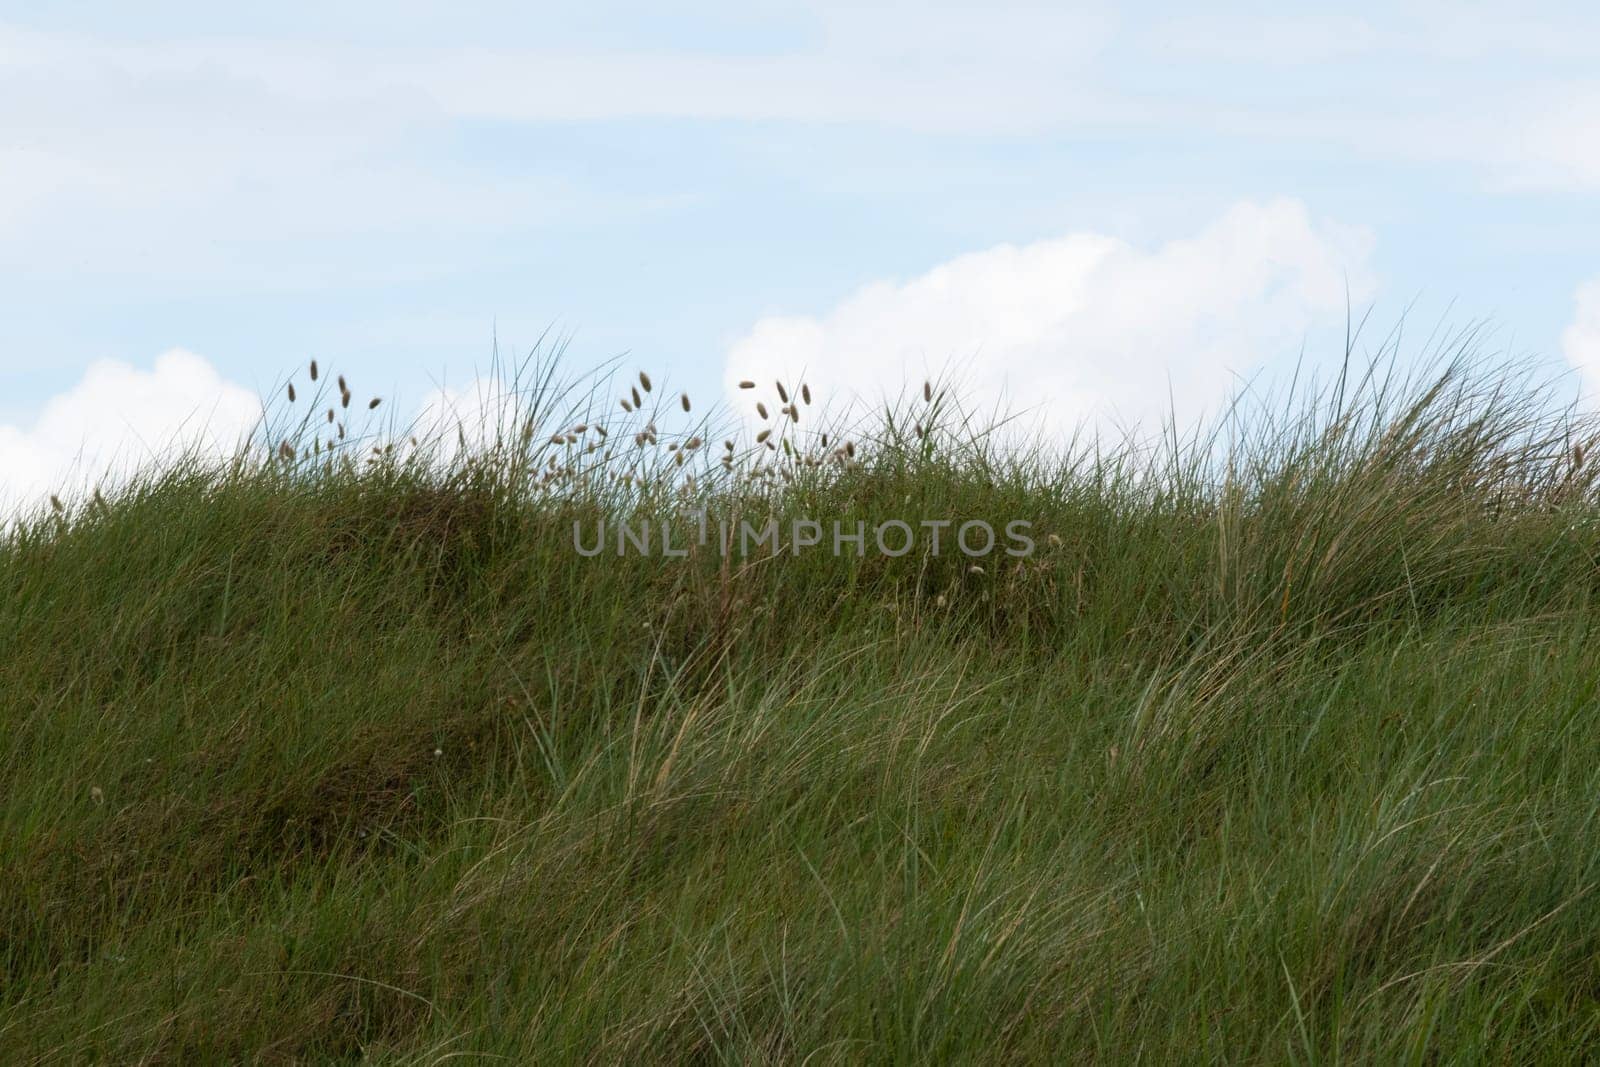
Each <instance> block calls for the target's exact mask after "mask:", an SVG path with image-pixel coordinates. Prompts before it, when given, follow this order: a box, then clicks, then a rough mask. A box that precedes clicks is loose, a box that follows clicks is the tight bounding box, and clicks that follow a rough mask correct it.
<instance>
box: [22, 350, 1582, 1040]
mask: <svg viewBox="0 0 1600 1067" xmlns="http://www.w3.org/2000/svg"><path fill="white" fill-rule="evenodd" d="M1394 366H1395V364H1394V363H1393V361H1386V360H1383V359H1380V360H1379V361H1377V362H1376V363H1375V364H1374V365H1373V366H1372V368H1370V369H1369V370H1363V371H1359V372H1358V371H1352V370H1347V371H1346V372H1345V373H1342V374H1340V375H1339V376H1337V378H1336V379H1335V380H1334V381H1333V382H1332V383H1331V384H1330V385H1329V387H1328V388H1326V389H1324V390H1321V391H1318V390H1315V389H1311V390H1309V391H1307V390H1302V391H1301V392H1300V393H1297V394H1295V395H1292V396H1291V397H1289V398H1288V399H1286V400H1284V401H1282V402H1281V403H1280V404H1279V405H1278V406H1277V407H1276V408H1266V409H1262V408H1257V409H1252V410H1250V411H1246V410H1244V408H1243V407H1242V406H1241V407H1240V408H1239V409H1236V410H1235V411H1234V412H1233V414H1232V417H1231V418H1228V419H1224V420H1221V421H1219V422H1217V423H1216V424H1214V425H1213V426H1212V427H1211V428H1210V429H1209V430H1207V431H1204V432H1200V433H1196V434H1193V435H1191V436H1187V437H1182V436H1180V435H1176V434H1169V435H1167V436H1166V437H1165V438H1164V439H1161V440H1162V441H1163V442H1164V443H1157V444H1156V445H1153V446H1152V445H1150V444H1149V443H1148V442H1145V443H1143V444H1140V443H1136V442H1132V441H1130V442H1129V443H1127V444H1125V445H1121V446H1117V447H1104V446H1097V445H1096V444H1095V443H1094V442H1087V443H1081V442H1080V444H1079V445H1074V446H1068V447H1065V448H1059V449H1053V448H1051V447H1048V446H1046V445H1044V444H1038V445H1035V446H1028V447H1024V446H1021V445H1019V444H1018V443H1017V439H1015V438H1011V439H1006V438H1005V437H1004V435H995V434H991V433H989V432H988V428H987V427H983V426H979V425H978V424H976V423H975V422H974V421H973V420H972V419H971V418H969V417H967V416H965V415H963V413H962V412H961V409H960V405H959V404H958V403H957V398H956V397H954V396H953V395H952V394H951V393H949V392H947V391H943V390H940V389H938V388H937V387H935V386H933V385H929V386H927V387H926V392H924V390H923V388H922V387H921V383H917V384H916V386H915V387H913V388H912V389H911V390H910V392H909V394H908V397H907V399H905V400H904V401H902V402H899V403H897V404H895V405H892V406H891V407H889V408H888V409H886V410H884V411H883V412H881V413H878V414H876V415H873V416H870V417H866V418H861V419H854V420H849V421H846V422H830V421H829V420H828V418H827V416H825V415H821V414H820V408H821V405H820V403H819V404H818V405H816V406H815V407H814V406H812V405H810V404H809V403H808V402H807V398H808V396H809V389H806V388H805V386H804V384H803V383H800V382H788V383H784V384H783V388H782V392H783V396H782V397H781V399H779V398H775V397H774V395H773V392H774V391H773V390H770V389H769V387H768V386H766V385H765V384H762V385H759V386H758V387H757V388H756V389H755V390H752V391H751V392H750V393H749V396H750V407H751V408H753V407H754V404H755V403H756V402H758V401H759V402H761V403H763V404H764V405H766V406H767V407H768V411H767V418H766V419H765V420H763V421H762V423H761V426H760V427H758V428H757V430H755V431H752V430H748V429H746V428H745V427H744V426H743V425H741V424H739V423H737V422H734V421H733V420H731V419H730V418H729V417H728V416H727V415H726V414H724V415H722V416H718V415H717V414H716V413H714V412H713V413H711V414H709V415H707V414H702V412H703V410H704V408H703V405H700V404H698V403H696V404H693V405H692V406H691V405H689V404H687V403H685V402H684V401H682V400H681V399H680V396H681V394H680V393H679V392H678V391H676V390H673V389H671V388H670V387H668V386H667V385H666V384H665V383H663V382H660V381H654V382H652V381H649V380H648V379H643V380H641V379H635V378H633V377H631V376H630V377H628V378H622V377H621V375H620V371H618V372H617V373H616V374H613V375H611V376H609V377H608V376H604V375H602V376H601V377H600V378H599V379H589V380H578V381H576V382H568V381H564V380H562V379H561V378H560V375H559V365H558V363H557V362H555V361H550V360H534V361H532V362H530V363H529V364H527V365H526V366H525V367H524V368H522V370H523V374H522V376H521V378H520V386H519V387H518V388H508V389H507V390H506V391H505V392H503V393H496V394H494V395H492V396H489V397H485V398H480V399H481V400H482V403H479V404H478V405H477V406H476V407H475V408H474V411H475V413H476V414H475V415H474V418H475V419H476V421H474V422H473V423H472V424H471V425H467V426H463V427H462V428H461V431H460V433H459V434H458V435H457V434H455V433H454V430H453V428H452V430H451V431H449V432H446V433H445V434H443V435H442V436H436V437H423V438H421V439H419V440H418V441H417V442H416V444H415V445H413V444H412V443H411V441H410V440H409V431H407V430H406V429H401V428H397V427H394V426H388V427H383V426H381V425H379V427H378V429H376V430H373V429H370V428H361V429H358V428H357V427H356V426H354V424H353V423H352V424H351V425H350V426H349V428H348V430H347V432H346V433H345V434H343V435H340V434H339V433H338V430H339V429H340V428H344V427H345V422H344V419H345V417H346V416H345V413H346V412H355V413H357V414H358V415H360V416H365V415H366V414H367V412H368V409H367V407H366V405H365V401H364V400H363V399H362V398H357V400H356V402H354V403H353V404H346V405H341V404H340V397H341V396H346V395H348V387H346V386H344V385H343V383H342V382H341V385H340V389H339V396H335V395H334V394H333V393H332V392H331V386H330V384H329V379H330V377H331V376H330V374H329V372H328V371H327V370H326V369H324V370H323V372H322V374H321V375H320V376H319V379H318V381H317V383H316V384H314V385H312V384H308V383H307V382H306V381H303V380H302V381H301V383H300V390H299V395H298V396H297V398H296V400H295V401H294V402H293V405H292V406H290V407H288V408H282V407H275V408H274V410H273V413H272V418H271V419H269V420H268V421H267V422H266V423H265V424H264V425H263V429H262V431H261V433H260V435H259V436H258V438H257V439H256V441H255V443H254V444H253V445H252V447H251V448H250V449H249V450H247V451H246V452H244V453H242V454H241V456H240V457H239V458H238V459H237V460H235V461H233V462H231V463H225V464H208V463H205V462H203V461H201V460H199V459H198V458H196V457H193V456H191V457H189V459H188V460H186V461H183V462H177V463H173V464H169V465H168V466H166V467H163V468H159V469H158V468H152V469H150V470H149V471H147V472H146V473H145V474H144V475H143V476H141V477H139V478H137V479H135V480H133V481H132V482H130V483H128V484H126V485H123V486H121V487H120V488H117V489H115V490H113V491H111V492H109V493H107V494H106V495H105V496H104V497H103V498H101V499H99V500H91V501H87V502H70V503H69V502H62V504H61V506H60V508H59V510H57V509H51V510H48V511H44V512H42V513H40V514H36V515H34V516H32V517H31V518H29V519H28V520H27V521H24V522H22V523H20V524H19V525H17V526H16V527H15V528H14V529H13V530H12V531H11V532H10V534H9V535H8V537H7V539H6V540H5V542H4V543H3V545H0V589H3V594H4V595H3V598H0V648H3V649H4V650H5V667H4V670H3V672H0V708H3V714H4V723H3V726H4V728H3V729H0V764H3V767H4V777H3V781H4V786H3V794H0V796H3V805H4V819H3V822H0V884H3V885H4V886H5V887H6V891H5V893H4V894H0V961H3V966H4V975H3V980H0V1058H3V1060H4V1061H5V1062H8V1063H27V1062H40V1063H43V1062H55V1061H67V1062H72V1061H78V1060H84V1059H96V1060H111V1061H117V1062H133V1061H142V1062H220V1061H225V1060H260V1061H264V1062H286V1061H291V1060H310V1061H326V1060H341V1059H352V1058H355V1057H357V1056H358V1055H361V1054H364V1055H366V1056H367V1057H368V1058H370V1059H373V1060H375V1061H378V1062H419V1063H421V1062H437V1061H442V1060H444V1059H446V1058H449V1057H453V1056H458V1057H462V1058H468V1059H470V1058H472V1057H475V1056H481V1057H484V1058H486V1059H487V1058H493V1057H502V1058H504V1059H505V1060H509V1061H511V1062H534V1061H542V1062H552V1061H554V1062H560V1061H579V1062H637V1061H641V1060H652V1059H653V1060H729V1061H747V1060H758V1061H759V1060H773V1061H807V1062H850V1063H853V1062H861V1061H879V1062H882V1061H906V1062H925V1061H928V1060H949V1061H973V1060H981V1061H1003V1060H1010V1059H1020V1060H1032V1061H1041V1062H1070V1061H1074V1060H1085V1059H1101V1060H1111V1061H1124V1060H1126V1061H1139V1060H1143V1061H1149V1062H1156V1063H1165V1062H1175V1061H1187V1060H1195V1059H1221V1060H1228V1061H1235V1060H1242V1061H1295V1062H1299V1061H1304V1062H1322V1061H1327V1060H1339V1059H1348V1060H1358V1061H1371V1062H1384V1063H1388V1062H1505V1061H1506V1060H1508V1059H1510V1058H1512V1057H1513V1056H1516V1057H1519V1058H1521V1057H1528V1058H1533V1059H1540V1060H1551V1061H1563V1060H1565V1061H1571V1062H1582V1061H1586V1060H1590V1059H1592V1058H1593V1057H1594V1056H1595V1055H1596V1052H1597V1049H1600V963H1597V960H1600V897H1597V896H1596V893H1597V891H1600V849H1596V847H1595V842H1596V841H1597V840H1600V762H1597V761H1596V759H1595V753H1596V752H1597V751H1600V717H1597V714H1596V712H1597V710H1600V701H1597V694H1596V687H1597V681H1596V680H1597V679H1600V642H1597V641H1596V639H1595V632H1594V624H1595V622H1596V621H1597V620H1600V605H1597V604H1596V603H1595V601H1596V594H1597V592H1600V572H1597V569H1596V562H1597V553H1600V524H1597V523H1596V521H1595V520H1596V517H1597V510H1596V498H1595V493H1594V485H1593V480H1592V476H1591V471H1592V465H1591V464H1590V463H1589V462H1587V461H1586V453H1588V452H1589V451H1591V446H1592V444H1593V442H1594V438H1595V436H1596V434H1595V429H1596V428H1595V426H1594V425H1593V424H1592V423H1591V422H1588V421H1586V420H1584V419H1581V418H1578V417H1576V416H1575V415H1573V414H1572V413H1570V412H1567V411H1564V410H1562V409H1560V408H1559V407H1557V406H1555V405H1553V404H1552V403H1551V401H1550V397H1551V395H1552V394H1551V393H1549V392H1548V391H1546V390H1543V389H1541V387H1540V386H1539V384H1538V382H1537V381H1534V380H1532V379H1531V378H1529V377H1527V376H1525V375H1524V376H1522V377H1518V376H1517V375H1515V374H1510V373H1500V372H1489V371H1487V370H1485V368H1484V365H1483V364H1482V363H1481V362H1474V361H1473V360H1472V359H1470V358H1468V357H1467V356H1465V355H1461V354H1460V353H1457V358H1452V359H1446V360H1444V361H1442V362H1436V363H1433V364H1431V365H1430V368H1429V370H1428V371H1427V372H1426V373H1425V374H1423V375H1420V376H1413V377H1409V378H1407V377H1403V376H1401V375H1398V374H1397V373H1395V372H1394ZM318 390H321V392H320V393H319V392H318ZM802 390H804V393H802ZM742 395H743V394H741V396H742ZM330 398H331V401H332V402H331V403H330ZM619 400H625V401H626V407H627V410H623V409H622V408H621V407H620V406H619V404H618V401H619ZM780 405H782V406H783V407H788V408H790V411H789V412H787V413H785V412H783V411H781V410H780ZM325 408H332V409H334V410H335V418H334V419H333V420H331V421H330V420H328V419H327V417H326V416H325V415H324V414H323V411H324V409H325ZM307 413H309V414H307ZM381 413H382V409H380V412H375V413H373V414H372V416H371V417H372V418H376V417H377V415H378V414H381ZM485 413H487V414H485ZM719 419H720V420H721V421H719ZM730 425H732V426H733V427H734V429H735V431H736V432H732V433H730V429H729V427H730ZM580 426H581V427H582V429H581V430H580V429H578V427H580ZM596 427H603V428H604V433H601V432H600V430H597V429H596ZM761 428H770V429H771V430H772V433H771V435H770V436H769V437H768V438H766V439H765V440H763V441H761V442H759V443H757V442H756V441H755V433H756V432H759V429H761ZM824 433H826V434H828V435H829V436H828V441H827V444H823V443H822V435H823V434H824ZM725 438H727V439H729V440H733V441H734V447H733V448H731V449H730V448H728V447H726V446H723V445H722V442H723V440H724V439H725ZM697 439H698V442H697V444H696V445H695V447H693V448H689V447H688V444H689V442H690V441H695V440H697ZM769 441H770V442H772V443H773V447H771V448H768V447H767V443H768V442H769ZM390 443H393V444H394V446H395V447H394V448H392V449H391V448H390V447H389V445H390ZM591 446H593V447H591ZM673 446H676V447H673ZM375 449H376V451H374V450H375ZM724 455H726V456H727V457H728V458H727V460H726V461H724V460H723V459H722V458H721V457H722V456H724ZM702 507H703V508H705V509H707V513H708V514H709V515H711V516H713V517H716V516H721V517H730V516H737V517H752V518H755V519H760V520H763V521H764V520H765V518H766V517H768V516H777V517H779V518H781V519H784V520H788V519H791V518H794V517H815V518H818V519H822V520H827V521H832V520H834V519H839V520H842V521H847V522H854V521H855V520H858V519H859V520H863V521H867V522H868V523H869V524H870V523H875V522H880V521H883V520H884V519H887V518H900V519H904V520H906V521H908V522H910V523H912V524H913V525H914V524H915V523H916V522H917V521H918V520H920V519H924V518H952V519H956V520H963V519H971V518H984V519H987V520H989V521H991V522H992V523H993V524H994V525H995V526H996V528H997V529H998V528H1001V527H1003V526H1004V524H1005V523H1006V522H1007V521H1010V520H1012V519H1025V520H1028V521H1030V522H1031V523H1032V524H1033V526H1032V532H1033V536H1034V538H1035V540H1036V543H1037V550H1036V552H1035V553H1034V554H1033V555H1032V556H1030V557H1028V558H1023V559H1016V558H1010V557H1005V556H1003V555H996V556H992V557H989V558H986V559H984V560H980V561H974V560H973V559H969V558H967V557H965V556H963V555H961V554H960V553H959V552H956V553H952V552H950V551H949V546H948V543H947V544H946V549H945V552H944V553H942V554H941V555H939V556H937V557H934V556H931V555H929V554H928V553H926V552H925V551H923V549H924V548H925V547H926V545H925V543H924V542H919V547H918V551H915V552H913V553H911V554H909V555H906V556H904V557H900V558H887V557H884V556H882V555H879V554H877V553H875V552H871V551H868V552H867V553H866V554H864V555H862V556H856V555H854V554H852V553H846V554H844V555H840V556H835V555H833V554H832V553H831V552H828V551H826V550H823V551H813V552H802V553H800V554H798V555H794V554H788V553H780V554H777V555H770V556H769V555H767V554H766V553H758V554H756V555H753V556H751V557H749V558H744V559H741V558H738V557H737V556H734V557H728V556H724V555H721V554H719V553H717V552H715V551H711V550H709V549H708V548H707V547H705V546H700V545H695V546H692V548H691V551H690V554H689V555H688V556H687V557H686V558H683V559H668V558H663V557H661V556H660V555H653V556H649V557H645V556H641V555H639V554H637V553H630V554H628V555H625V556H622V557H618V556H617V555H616V554H615V553H614V552H608V553H606V554H604V555H602V556H600V557H596V558H592V559H589V558H582V557H580V556H579V555H578V554H577V553H576V552H575V550H574V547H573V533H572V525H573V523H574V522H575V521H577V522H581V523H584V524H586V525H587V526H588V528H590V529H592V528H593V524H595V523H597V522H598V521H599V520H600V519H601V518H608V519H610V520H611V521H613V522H615V521H618V520H620V519H623V518H625V517H631V518H633V519H635V520H641V519H645V518H655V519H661V518H666V517H668V516H677V517H679V518H680V519H681V518H683V516H685V515H687V514H688V513H689V512H690V511H692V510H693V509H696V508H702ZM974 566H977V567H978V568H979V570H978V571H974V570H973V568H974Z"/></svg>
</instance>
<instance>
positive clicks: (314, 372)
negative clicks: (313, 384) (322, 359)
mask: <svg viewBox="0 0 1600 1067" xmlns="http://www.w3.org/2000/svg"><path fill="white" fill-rule="evenodd" d="M311 380H312V381H316V380H317V361H316V360H312V361H311Z"/></svg>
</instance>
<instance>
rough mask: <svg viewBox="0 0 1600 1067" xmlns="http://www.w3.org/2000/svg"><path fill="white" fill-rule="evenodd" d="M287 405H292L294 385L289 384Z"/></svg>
mask: <svg viewBox="0 0 1600 1067" xmlns="http://www.w3.org/2000/svg"><path fill="white" fill-rule="evenodd" d="M289 403H291V404H293V403H294V383H293V382H290V383H289Z"/></svg>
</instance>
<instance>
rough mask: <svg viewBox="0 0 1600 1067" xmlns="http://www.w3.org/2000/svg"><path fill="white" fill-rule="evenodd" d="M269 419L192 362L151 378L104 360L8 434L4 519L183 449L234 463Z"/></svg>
mask: <svg viewBox="0 0 1600 1067" xmlns="http://www.w3.org/2000/svg"><path fill="white" fill-rule="evenodd" d="M260 415H261V400H260V398H259V397H258V396H257V395H256V393H254V392H253V391H251V390H249V389H246V388H244V387H243V386H240V385H237V384H234V383H232V382H229V381H226V380H224V379H223V377H222V376H221V375H220V374H218V373H217V370H216V368H214V367H213V366H212V365H211V364H210V363H208V362H207V361H206V360H204V359H202V358H201V357H200V356H197V355H195V354H194V353H193V352H187V351H184V350H182V349H172V350H170V351H168V352H164V353H162V354H161V355H160V356H158V357H156V360H155V363H154V364H153V365H152V367H151V368H150V369H149V370H140V369H139V368H137V367H134V366H132V365H130V364H128V363H123V362H119V361H116V360H101V361H99V362H96V363H94V364H92V365H91V366H90V367H89V369H88V370H87V371H85V372H84V375H83V378H82V379H80V380H79V381H78V383H77V384H76V385H74V386H73V387H72V388H71V389H68V390H67V391H66V392H64V393H60V394H58V395H56V396H54V397H52V398H50V400H48V401H47V402H46V403H45V404H44V406H43V407H42V408H41V409H40V411H39V414H38V416H37V418H35V419H34V420H33V422H32V423H31V424H30V425H25V426H17V425H0V514H3V515H6V516H9V515H11V514H12V513H13V512H15V511H16V509H18V508H19V507H21V508H31V507H35V506H37V505H39V504H40V503H41V502H42V501H44V500H45V499H47V497H48V496H49V494H52V493H57V494H61V495H63V496H68V495H73V494H75V493H78V492H81V491H83V490H86V489H87V488H89V487H91V486H94V485H97V484H101V483H102V482H105V481H107V480H108V479H109V480H114V479H116V478H117V477H119V476H121V475H123V474H126V473H127V472H128V471H129V470H130V469H132V468H134V467H137V466H138V465H139V464H140V463H142V462H148V461H149V460H151V459H152V458H154V457H157V456H169V455H171V454H172V453H173V452H175V451H177V450H180V449H195V450H198V451H199V452H201V453H202V454H206V455H216V456H223V455H229V454H231V453H232V452H233V450H234V449H235V448H236V447H237V446H238V444H239V442H240V441H241V439H242V438H243V436H244V435H245V434H247V433H248V432H249V431H250V429H251V428H252V427H254V426H255V425H256V423H257V421H258V419H259V418H260Z"/></svg>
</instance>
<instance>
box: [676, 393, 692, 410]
mask: <svg viewBox="0 0 1600 1067" xmlns="http://www.w3.org/2000/svg"><path fill="white" fill-rule="evenodd" d="M678 400H679V402H680V403H681V404H683V410H685V411H688V410H689V394H688V393H684V394H682V395H681V396H679V397H678Z"/></svg>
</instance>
